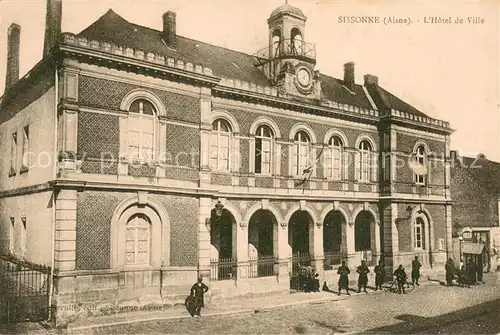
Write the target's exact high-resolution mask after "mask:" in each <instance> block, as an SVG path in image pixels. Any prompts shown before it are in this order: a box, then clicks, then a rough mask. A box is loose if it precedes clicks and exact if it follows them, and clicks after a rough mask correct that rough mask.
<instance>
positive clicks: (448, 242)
mask: <svg viewBox="0 0 500 335" xmlns="http://www.w3.org/2000/svg"><path fill="white" fill-rule="evenodd" d="M445 222H446V255H447V258H452V257H453V248H452V246H453V240H452V229H453V222H452V217H451V205H446V208H445Z"/></svg>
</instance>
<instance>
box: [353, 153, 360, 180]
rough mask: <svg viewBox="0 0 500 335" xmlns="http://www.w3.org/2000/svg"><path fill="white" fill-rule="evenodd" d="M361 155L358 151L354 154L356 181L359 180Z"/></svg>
mask: <svg viewBox="0 0 500 335" xmlns="http://www.w3.org/2000/svg"><path fill="white" fill-rule="evenodd" d="M360 159H361V153H360V152H359V151H355V152H354V171H355V174H354V179H355V180H357V181H360V180H361V162H360Z"/></svg>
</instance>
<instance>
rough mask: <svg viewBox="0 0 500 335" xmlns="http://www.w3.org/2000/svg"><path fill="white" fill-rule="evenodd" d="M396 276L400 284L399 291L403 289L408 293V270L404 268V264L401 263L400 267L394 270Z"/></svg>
mask: <svg viewBox="0 0 500 335" xmlns="http://www.w3.org/2000/svg"><path fill="white" fill-rule="evenodd" d="M394 276H395V277H396V283H397V284H398V292H399V294H401V291H403V293H405V294H406V292H405V284H406V279H407V276H406V272H405V269H404V268H403V265H401V264H400V265H399V267H398V268H397V269H396V271H394Z"/></svg>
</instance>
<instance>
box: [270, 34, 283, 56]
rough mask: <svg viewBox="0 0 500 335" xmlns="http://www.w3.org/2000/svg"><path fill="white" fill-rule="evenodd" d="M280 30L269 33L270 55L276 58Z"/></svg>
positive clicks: (278, 50) (278, 52) (278, 51)
mask: <svg viewBox="0 0 500 335" xmlns="http://www.w3.org/2000/svg"><path fill="white" fill-rule="evenodd" d="M280 42H281V30H280V29H278V28H276V29H274V30H273V32H272V33H271V55H273V56H275V57H277V56H279V55H280V46H281V43H280Z"/></svg>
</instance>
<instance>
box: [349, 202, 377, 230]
mask: <svg viewBox="0 0 500 335" xmlns="http://www.w3.org/2000/svg"><path fill="white" fill-rule="evenodd" d="M363 211H367V212H370V213H371V214H372V216H373V220H374V221H375V222H376V223H377V225H380V219H379V217H378V213H377V212H376V211H375V210H374V209H373V208H372V207H371V206H368V208H367V209H365V207H364V206H363V205H361V206H359V207H358V208H356V210H355V211H354V213H352V221H351V222H352V223H354V222H355V221H356V217H357V216H358V215H359V213H361V212H363Z"/></svg>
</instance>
